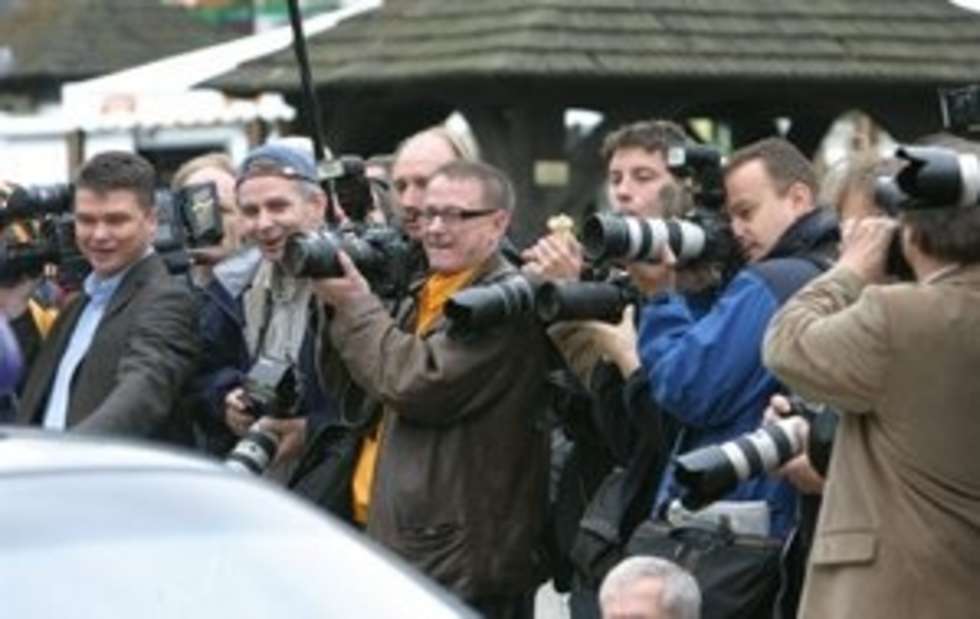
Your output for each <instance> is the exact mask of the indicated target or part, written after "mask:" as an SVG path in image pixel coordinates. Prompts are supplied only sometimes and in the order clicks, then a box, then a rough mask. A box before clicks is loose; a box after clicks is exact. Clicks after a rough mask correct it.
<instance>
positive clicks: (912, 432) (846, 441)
mask: <svg viewBox="0 0 980 619" xmlns="http://www.w3.org/2000/svg"><path fill="white" fill-rule="evenodd" d="M948 173H949V170H947V175H948ZM895 234H900V235H901V237H900V238H901V242H902V248H903V253H904V255H905V257H906V259H907V261H908V263H909V264H910V265H911V267H912V270H913V272H914V275H915V281H914V282H909V283H897V284H895V283H892V284H890V285H888V284H889V283H888V280H887V276H886V272H885V270H886V269H885V264H886V256H887V254H888V248H889V244H890V243H891V242H892V239H893V238H894V236H895ZM978 302H980V208H978V207H977V206H975V205H970V206H960V207H955V206H949V205H948V204H946V203H943V202H935V203H931V202H930V203H928V204H926V205H925V206H924V207H917V208H912V209H910V210H906V211H904V212H903V213H902V215H901V217H900V219H899V220H898V221H897V222H896V221H895V220H892V219H884V218H878V217H869V218H864V219H861V220H853V221H851V222H848V223H847V225H845V227H844V239H843V244H842V254H841V258H840V260H839V262H838V263H837V265H836V266H835V267H834V268H833V269H832V270H830V271H829V272H827V273H826V274H824V275H823V276H821V277H819V278H818V279H816V280H814V281H813V282H811V283H810V284H809V285H807V286H806V287H805V288H803V289H802V290H801V291H799V292H798V293H797V294H796V295H795V296H794V297H793V298H791V299H790V300H789V301H787V303H786V305H785V306H784V307H783V309H782V310H781V311H780V312H779V313H778V314H777V315H776V316H775V318H774V319H773V320H772V323H771V324H770V326H769V330H768V332H767V334H766V340H765V346H764V359H765V363H766V365H767V366H768V367H769V368H770V369H771V370H772V371H773V372H774V373H775V374H776V375H777V376H778V377H779V378H780V379H781V380H783V381H784V382H785V383H786V384H787V385H788V386H790V387H791V388H793V390H794V391H796V392H797V393H800V394H802V395H804V396H806V397H808V398H812V399H814V400H819V401H823V402H827V403H829V404H831V405H834V406H836V407H837V408H838V409H839V410H840V411H841V419H840V425H839V428H838V431H837V435H836V439H835V445H834V450H833V454H832V456H831V461H830V468H829V471H828V475H827V481H826V485H825V487H824V493H823V507H822V510H821V513H820V519H819V522H818V525H817V533H816V538H815V540H814V543H813V548H812V550H811V554H810V562H809V566H808V570H807V576H806V580H805V584H804V593H803V600H802V602H801V610H800V615H799V616H800V617H806V618H809V617H839V616H855V617H872V618H873V617H923V616H931V617H950V618H956V617H964V618H965V617H973V616H975V615H976V602H975V599H974V598H975V594H974V590H975V581H976V574H977V571H978V568H980V563H978V557H980V535H978V531H980V498H978V497H980V463H978V460H977V458H976V457H975V451H976V446H977V445H978V444H980V424H978V423H977V422H976V419H975V414H974V411H975V408H976V403H977V401H978V400H980V382H978V381H977V380H976V378H975V368H976V367H977V363H978V361H980V340H978V339H977V334H978V333H980V313H978V312H977V309H976V308H977V303H978Z"/></svg>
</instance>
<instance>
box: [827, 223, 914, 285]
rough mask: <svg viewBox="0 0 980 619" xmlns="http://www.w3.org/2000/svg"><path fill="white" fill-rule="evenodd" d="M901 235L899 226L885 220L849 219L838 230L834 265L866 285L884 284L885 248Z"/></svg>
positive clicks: (886, 254)
mask: <svg viewBox="0 0 980 619" xmlns="http://www.w3.org/2000/svg"><path fill="white" fill-rule="evenodd" d="M900 233H901V231H900V230H899V224H898V222H896V221H895V220H894V219H890V218H888V217H864V218H861V219H849V220H847V221H845V222H844V223H843V225H842V226H841V237H842V238H841V256H840V260H839V261H838V263H837V264H838V265H840V266H842V267H846V268H848V269H850V270H851V271H853V272H854V273H856V274H857V275H858V276H859V277H860V278H861V279H863V280H864V281H865V282H868V283H874V282H883V281H885V279H886V276H885V265H886V263H887V260H888V247H889V245H891V242H892V238H894V236H895V235H896V234H900Z"/></svg>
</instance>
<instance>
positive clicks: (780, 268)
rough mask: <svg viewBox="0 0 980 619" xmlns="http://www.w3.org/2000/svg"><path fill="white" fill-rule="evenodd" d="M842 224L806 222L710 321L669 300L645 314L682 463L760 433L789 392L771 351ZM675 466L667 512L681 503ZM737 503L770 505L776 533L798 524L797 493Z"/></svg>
mask: <svg viewBox="0 0 980 619" xmlns="http://www.w3.org/2000/svg"><path fill="white" fill-rule="evenodd" d="M837 238H838V233H837V222H836V219H835V218H834V217H833V216H832V215H830V214H829V213H826V212H825V211H822V210H816V211H813V212H811V213H808V214H807V215H805V216H803V217H801V218H800V219H798V220H797V221H796V222H795V223H794V224H793V225H792V226H791V227H790V228H789V229H788V230H787V231H786V233H785V234H784V235H783V236H782V237H781V238H780V240H779V242H778V243H777V244H776V246H775V247H774V248H773V250H772V251H771V252H770V253H769V255H768V256H767V258H766V259H764V260H763V261H761V262H758V263H756V264H752V265H749V266H747V267H745V268H744V269H742V270H741V271H740V272H739V273H738V275H736V276H735V277H734V278H733V279H732V281H731V282H730V283H729V284H728V285H727V286H726V287H725V289H724V291H723V292H722V293H721V295H720V296H719V298H718V300H717V302H716V303H715V304H714V306H713V307H712V308H711V310H710V311H708V312H707V313H705V314H704V315H703V316H701V317H700V318H698V317H696V316H695V315H694V314H693V313H692V311H691V309H690V308H689V307H688V305H687V304H686V303H685V302H684V300H683V299H682V298H681V297H679V296H678V295H674V294H669V295H660V296H658V297H655V298H654V299H653V300H651V302H650V303H648V304H647V305H646V306H645V307H644V308H643V311H642V314H641V319H640V332H639V342H638V346H639V353H640V360H641V363H642V366H643V369H644V371H645V372H646V374H647V376H648V378H649V381H650V390H651V394H652V397H653V399H654V400H655V401H656V403H657V404H658V405H659V406H660V408H661V409H662V410H664V411H665V412H667V413H668V414H670V415H673V416H674V417H676V418H677V420H678V421H679V422H680V423H681V424H682V427H683V430H682V433H681V438H680V441H681V443H680V444H679V445H678V446H677V452H678V453H685V452H687V451H690V450H692V449H696V448H698V447H702V446H705V445H712V444H719V443H723V442H725V441H728V440H731V439H733V438H736V437H738V436H741V435H742V434H744V433H746V432H750V431H752V430H755V429H756V428H758V427H759V425H760V422H761V421H762V413H763V411H764V410H765V408H766V406H767V405H768V403H769V398H770V397H771V396H772V395H773V394H775V393H777V392H779V391H781V386H780V384H779V382H778V381H777V380H776V379H775V377H773V375H772V374H770V373H769V371H768V370H767V369H766V368H765V367H764V366H763V365H762V355H761V347H762V340H763V336H764V334H765V330H766V326H767V325H768V324H769V320H770V319H771V318H772V316H773V314H775V313H776V310H777V309H778V308H779V306H780V305H781V304H782V303H783V302H784V301H785V300H786V299H787V298H788V297H789V296H791V295H792V294H793V293H794V292H796V290H798V289H799V288H800V287H802V286H803V284H805V283H806V282H807V281H809V280H810V279H811V278H813V277H814V276H816V275H817V274H818V273H819V272H820V271H821V270H822V268H824V267H825V266H826V265H828V264H829V262H830V256H831V254H832V251H833V247H834V246H835V244H836V241H837ZM672 469H673V465H672V464H671V466H670V468H669V469H668V470H667V472H666V474H665V475H664V478H663V482H662V483H661V488H660V492H659V493H658V499H657V506H658V508H659V507H660V506H661V505H662V504H664V503H665V502H666V501H667V500H669V499H672V498H675V497H677V496H678V495H679V491H678V490H679V489H678V488H677V486H676V485H675V483H674V478H673V472H672ZM725 499H727V500H761V499H765V500H766V501H767V502H768V503H769V507H770V510H771V511H770V513H771V523H770V524H771V531H772V533H773V534H774V535H777V536H781V537H782V536H785V535H786V534H787V533H788V532H789V530H790V528H791V527H792V524H793V517H794V514H795V501H796V500H795V493H794V491H793V490H792V488H791V487H790V486H789V485H788V484H787V483H785V482H783V481H780V480H776V479H773V478H769V477H766V476H761V477H758V478H755V479H750V480H748V481H746V482H744V483H742V484H740V485H739V486H738V487H737V488H736V489H735V490H734V491H733V492H732V493H731V494H730V495H728V496H726V497H725Z"/></svg>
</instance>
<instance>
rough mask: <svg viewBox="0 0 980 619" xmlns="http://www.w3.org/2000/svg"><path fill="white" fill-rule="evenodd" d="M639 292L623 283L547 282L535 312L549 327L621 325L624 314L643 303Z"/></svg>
mask: <svg viewBox="0 0 980 619" xmlns="http://www.w3.org/2000/svg"><path fill="white" fill-rule="evenodd" d="M640 298H641V295H640V293H639V291H637V290H636V289H634V288H632V287H630V286H628V285H627V284H625V283H623V282H545V283H543V284H541V286H540V287H539V288H538V292H537V295H536V296H535V301H534V309H535V311H536V312H537V314H538V318H540V319H541V322H543V323H545V324H551V323H555V322H562V321H566V320H601V321H603V322H609V323H618V322H619V321H620V320H622V318H623V310H625V309H626V306H628V305H630V304H631V303H636V302H638V301H639V300H640Z"/></svg>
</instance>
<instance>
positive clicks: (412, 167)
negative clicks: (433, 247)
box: [391, 129, 463, 238]
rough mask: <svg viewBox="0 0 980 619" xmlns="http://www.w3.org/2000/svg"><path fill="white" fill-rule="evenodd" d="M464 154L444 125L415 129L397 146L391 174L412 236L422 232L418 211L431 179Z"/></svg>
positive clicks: (406, 228) (403, 217) (403, 223)
mask: <svg viewBox="0 0 980 619" xmlns="http://www.w3.org/2000/svg"><path fill="white" fill-rule="evenodd" d="M461 158H463V157H462V153H461V152H460V150H459V149H458V148H457V146H456V145H455V144H453V142H452V140H451V138H450V137H449V135H448V134H447V133H446V131H445V130H444V129H427V130H425V131H422V132H421V133H416V134H415V135H413V136H411V137H410V138H408V139H407V140H405V141H404V142H402V144H401V146H400V147H399V148H398V151H397V152H396V153H395V162H394V164H393V165H392V170H391V177H392V183H393V185H394V188H395V199H396V205H397V208H398V211H399V215H400V216H401V218H402V225H403V227H404V229H405V232H406V233H407V234H408V235H409V236H410V237H412V238H418V236H419V235H420V234H421V227H420V225H419V221H418V219H417V215H416V214H417V213H418V211H419V210H421V208H422V205H423V201H424V198H425V187H426V185H427V184H428V183H429V179H430V178H431V177H432V175H433V174H434V173H435V171H436V170H438V169H439V168H441V167H442V166H443V165H445V164H447V163H449V162H451V161H456V160H457V159H461Z"/></svg>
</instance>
